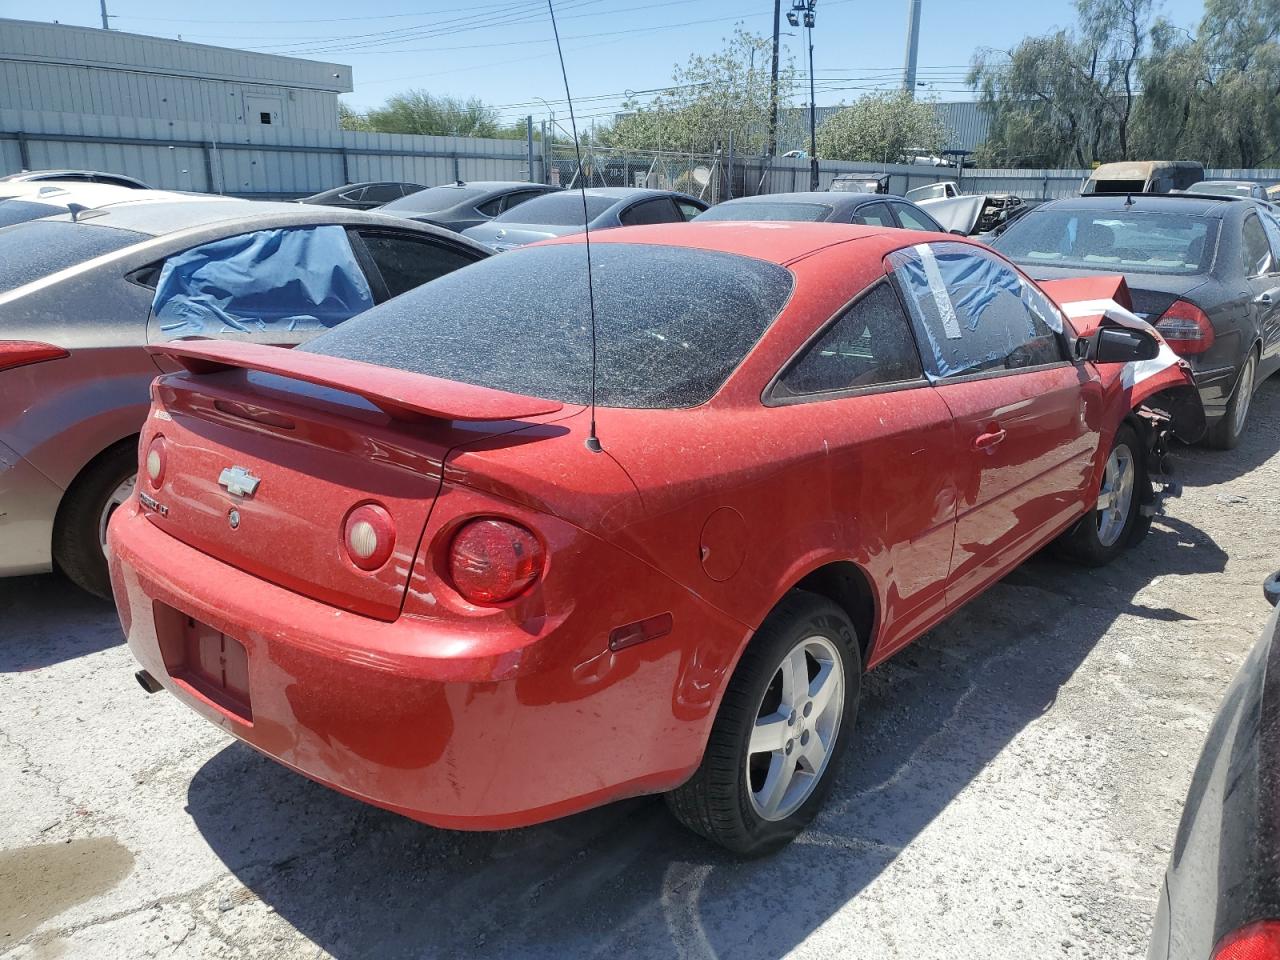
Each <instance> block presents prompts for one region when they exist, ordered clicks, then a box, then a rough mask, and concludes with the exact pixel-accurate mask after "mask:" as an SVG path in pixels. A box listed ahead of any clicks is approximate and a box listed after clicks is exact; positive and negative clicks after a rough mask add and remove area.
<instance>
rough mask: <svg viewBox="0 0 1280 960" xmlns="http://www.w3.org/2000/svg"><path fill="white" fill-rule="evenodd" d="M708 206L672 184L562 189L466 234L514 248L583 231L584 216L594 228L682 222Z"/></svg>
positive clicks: (497, 247) (498, 246)
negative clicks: (671, 187) (670, 187)
mask: <svg viewBox="0 0 1280 960" xmlns="http://www.w3.org/2000/svg"><path fill="white" fill-rule="evenodd" d="M584 192H585V194H586V198H585V199H586V211H585V213H586V215H585V218H584V216H583V194H584ZM706 209H707V205H706V204H705V203H703V202H702V201H701V200H699V199H697V198H696V197H691V196H689V195H687V194H684V193H676V192H674V191H672V190H644V189H633V188H631V187H594V188H591V189H589V190H586V191H582V190H576V189H575V190H562V191H560V192H559V193H555V194H552V195H549V196H545V197H538V198H537V199H536V200H530V201H529V202H528V203H526V204H524V205H522V206H521V207H520V209H518V210H512V211H510V212H508V213H504V214H502V215H501V216H499V217H496V218H494V220H493V221H492V222H491V223H487V224H485V225H484V226H480V227H473V228H472V229H470V230H466V231H464V236H468V237H470V238H471V239H472V240H478V241H480V242H481V243H484V244H488V245H489V246H490V247H492V248H493V249H494V250H499V251H501V250H510V249H512V248H513V247H522V246H524V245H525V244H526V243H535V242H536V241H538V240H548V239H550V238H551V237H567V236H569V235H570V234H574V233H581V232H582V229H583V223H584V222H585V223H586V224H587V225H589V226H590V227H591V229H592V230H608V229H609V228H610V227H635V226H640V225H642V224H646V223H681V222H682V221H685V220H692V219H693V218H694V217H696V216H697V215H698V214H700V213H702V211H704V210H706Z"/></svg>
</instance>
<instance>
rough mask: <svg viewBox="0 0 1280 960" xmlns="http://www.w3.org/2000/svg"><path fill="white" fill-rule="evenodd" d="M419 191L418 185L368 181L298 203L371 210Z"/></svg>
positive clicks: (335, 189) (329, 191)
mask: <svg viewBox="0 0 1280 960" xmlns="http://www.w3.org/2000/svg"><path fill="white" fill-rule="evenodd" d="M421 189H423V186H422V184H420V183H404V182H402V181H399V180H370V181H368V182H367V183H348V184H347V185H346V186H345V187H334V188H333V189H332V190H325V191H324V192H323V193H316V194H312V195H311V196H309V197H302V198H300V199H299V200H298V202H299V203H314V204H317V205H318V206H321V207H343V208H345V209H347V210H372V209H373V208H374V207H380V206H382V205H383V204H384V203H390V202H391V201H393V200H399V199H400V198H401V197H403V196H405V195H406V194H410V193H417V192H418V191H419V190H421Z"/></svg>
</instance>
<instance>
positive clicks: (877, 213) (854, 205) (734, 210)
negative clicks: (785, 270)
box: [697, 192, 947, 233]
mask: <svg viewBox="0 0 1280 960" xmlns="http://www.w3.org/2000/svg"><path fill="white" fill-rule="evenodd" d="M697 219H698V220H699V221H702V220H810V221H825V222H828V223H865V224H872V225H875V226H880V227H902V228H903V229H906V230H928V231H931V232H933V233H946V232H947V231H946V230H944V229H943V228H942V226H941V224H939V223H938V221H937V220H935V219H933V217H931V216H929V214H927V213H925V212H924V211H923V210H921V209H920V208H919V207H917V206H916V205H915V204H914V203H912V202H911V201H910V200H903V199H902V198H901V197H894V196H887V195H885V194H874V193H830V192H828V193H766V194H762V195H760V196H757V197H739V198H737V199H735V200H726V201H725V202H724V203H717V204H716V205H715V206H714V207H712V208H711V209H710V210H708V211H707V212H706V213H702V214H699V215H698V217H697Z"/></svg>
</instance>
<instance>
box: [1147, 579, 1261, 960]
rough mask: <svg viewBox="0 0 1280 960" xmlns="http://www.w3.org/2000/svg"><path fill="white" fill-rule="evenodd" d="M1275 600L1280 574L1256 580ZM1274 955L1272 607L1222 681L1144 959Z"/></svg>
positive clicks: (1257, 959) (1235, 959) (1241, 959)
mask: <svg viewBox="0 0 1280 960" xmlns="http://www.w3.org/2000/svg"><path fill="white" fill-rule="evenodd" d="M1264 592H1265V593H1266V596H1267V599H1268V600H1269V601H1270V602H1271V604H1272V605H1273V606H1274V605H1275V604H1276V602H1277V601H1278V600H1280V574H1277V575H1274V576H1272V577H1271V578H1270V579H1268V581H1267V583H1266V585H1265V586H1264ZM1277 956H1280V608H1278V609H1277V610H1276V612H1275V613H1272V615H1271V618H1270V619H1269V620H1268V621H1267V625H1266V627H1265V628H1263V631H1262V638H1261V639H1260V640H1259V641H1258V643H1257V644H1256V645H1255V646H1254V648H1253V651H1252V652H1251V653H1250V654H1249V657H1248V659H1246V660H1245V662H1244V666H1242V667H1241V668H1240V672H1239V673H1238V674H1236V678H1235V679H1234V680H1233V681H1232V682H1231V686H1230V687H1228V688H1227V693H1226V696H1225V697H1223V700H1222V706H1221V707H1219V708H1218V714H1217V716H1216V717H1215V718H1214V720H1213V724H1212V726H1210V728H1209V736H1208V739H1207V740H1206V741H1205V745H1204V751H1203V752H1202V753H1201V754H1200V762H1199V763H1198V764H1197V765H1196V770H1195V774H1194V775H1193V777H1192V779H1191V788H1190V790H1189V791H1188V793H1187V803H1186V806H1185V808H1184V809H1183V813H1182V822H1181V823H1179V824H1178V834H1177V837H1176V838H1175V839H1174V844H1173V853H1172V854H1171V855H1170V858H1169V868H1168V870H1167V871H1166V872H1165V877H1164V888H1163V890H1162V891H1161V895H1160V903H1159V905H1158V906H1157V908H1156V917H1155V922H1154V923H1153V924H1152V931H1151V947H1150V949H1149V950H1148V952H1147V960H1266V958H1270V957H1277Z"/></svg>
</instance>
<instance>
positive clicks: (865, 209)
mask: <svg viewBox="0 0 1280 960" xmlns="http://www.w3.org/2000/svg"><path fill="white" fill-rule="evenodd" d="M853 222H854V223H865V224H868V225H869V226H873V227H896V226H897V224H896V223H894V222H893V214H892V213H890V212H889V205H888V204H887V203H868V204H864V205H863V206H861V207H859V208H858V210H857V212H856V213H855V214H854V215H853Z"/></svg>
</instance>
